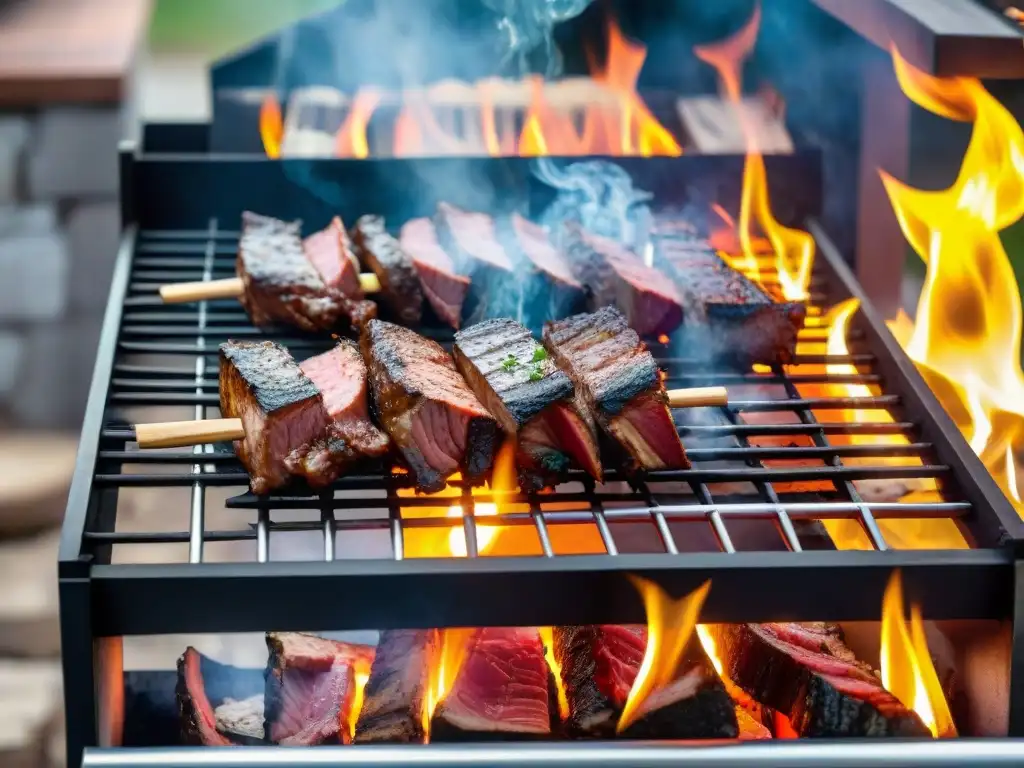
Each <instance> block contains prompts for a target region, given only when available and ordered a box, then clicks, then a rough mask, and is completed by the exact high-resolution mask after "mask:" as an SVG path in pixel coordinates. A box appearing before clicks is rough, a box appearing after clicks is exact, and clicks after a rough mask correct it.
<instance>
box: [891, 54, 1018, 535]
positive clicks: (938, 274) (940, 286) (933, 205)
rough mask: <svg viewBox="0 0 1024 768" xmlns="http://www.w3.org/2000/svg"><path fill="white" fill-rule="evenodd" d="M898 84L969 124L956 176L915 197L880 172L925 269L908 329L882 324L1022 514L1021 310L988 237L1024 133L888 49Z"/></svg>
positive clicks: (1006, 221)
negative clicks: (971, 126)
mask: <svg viewBox="0 0 1024 768" xmlns="http://www.w3.org/2000/svg"><path fill="white" fill-rule="evenodd" d="M892 56H893V63H894V66H895V69H896V76H897V79H898V80H899V83H900V87H901V88H902V89H903V92H904V93H905V94H906V95H907V97H908V98H910V99H911V101H913V102H915V103H916V104H918V105H919V106H921V107H923V108H924V109H927V110H929V111H930V112H933V113H935V114H937V115H941V116H943V117H947V118H950V119H952V120H959V121H965V122H966V121H972V122H973V123H974V129H973V133H972V135H971V141H970V144H969V145H968V148H967V152H966V153H965V155H964V159H963V164H962V165H961V168H960V173H959V175H958V176H957V179H956V181H955V182H954V183H953V185H952V186H951V187H949V188H948V189H944V190H940V191H937V192H925V191H921V190H917V189H914V188H912V187H908V186H907V185H905V184H903V183H902V182H899V181H897V180H896V179H894V178H893V177H892V176H889V175H888V174H887V173H885V172H884V171H881V175H882V181H883V182H884V184H885V188H886V191H887V192H888V194H889V199H890V201H891V202H892V206H893V209H894V210H895V212H896V216H897V219H898V220H899V222H900V226H901V228H902V229H903V234H904V235H905V236H906V238H907V240H908V241H909V242H910V244H911V246H912V247H913V248H914V250H915V251H916V252H917V254H918V255H919V256H920V257H921V258H922V259H923V260H924V262H925V264H927V267H928V272H927V275H926V278H925V284H924V289H923V291H922V293H921V300H920V302H919V304H918V307H917V314H916V319H915V321H914V323H913V324H912V326H911V325H910V324H909V323H908V322H906V321H905V320H902V321H901V322H900V324H899V326H892V329H893V331H894V333H898V334H899V335H900V336H901V338H900V341H901V344H903V346H904V348H905V349H906V351H907V354H908V355H909V356H910V357H911V359H913V360H914V362H915V363H917V365H918V368H919V369H920V371H921V373H922V375H923V376H924V377H925V379H926V380H927V381H928V383H929V384H930V385H931V387H932V389H933V390H934V391H935V393H936V396H937V397H938V399H939V400H940V402H941V403H942V404H943V406H944V407H945V408H946V410H947V411H948V412H949V414H950V416H951V417H952V418H953V420H954V421H955V422H956V423H957V426H958V427H959V428H960V431H961V432H962V433H963V434H964V435H965V437H967V438H968V440H969V442H970V444H971V448H973V449H974V451H975V452H976V453H977V454H978V455H979V456H980V457H981V460H982V462H983V463H984V464H985V466H986V467H987V468H988V470H989V472H991V473H992V476H993V477H994V478H995V480H996V482H997V483H998V484H999V486H1000V487H1001V488H1002V490H1003V492H1004V493H1005V494H1006V496H1007V498H1008V499H1009V500H1010V501H1011V503H1012V504H1013V505H1014V507H1015V508H1016V509H1017V512H1018V514H1020V515H1021V516H1022V517H1024V503H1022V501H1021V494H1020V487H1019V485H1018V479H1017V473H1018V472H1019V471H1020V462H1019V460H1018V455H1019V454H1020V453H1021V451H1022V449H1024V371H1022V370H1021V364H1020V351H1021V333H1022V325H1024V312H1022V308H1021V295H1020V290H1019V288H1018V286H1017V279H1016V276H1015V274H1014V270H1013V267H1012V265H1011V264H1010V260H1009V258H1008V256H1007V254H1006V251H1005V250H1004V248H1003V244H1002V241H1001V240H1000V237H999V232H1000V231H1001V230H1002V229H1005V228H1006V227H1008V226H1010V225H1012V224H1014V223H1015V222H1017V221H1018V220H1019V219H1020V218H1021V216H1022V215H1024V131H1022V130H1021V127H1020V125H1019V124H1018V123H1017V121H1016V120H1015V119H1014V117H1013V115H1012V114H1011V113H1010V112H1009V111H1008V110H1007V109H1006V108H1005V107H1003V105H1002V104H1000V103H999V101H997V100H996V99H995V98H993V97H992V95H991V94H990V93H989V92H988V91H986V90H985V88H984V86H983V85H982V84H981V83H980V82H979V81H978V80H976V79H974V78H966V77H958V78H937V77H932V76H930V75H927V74H925V73H924V72H921V71H919V70H917V69H915V68H914V67H912V66H911V65H910V64H908V63H907V62H906V61H905V60H904V59H903V58H902V57H901V56H900V54H899V51H897V50H896V49H895V47H894V48H893V50H892Z"/></svg>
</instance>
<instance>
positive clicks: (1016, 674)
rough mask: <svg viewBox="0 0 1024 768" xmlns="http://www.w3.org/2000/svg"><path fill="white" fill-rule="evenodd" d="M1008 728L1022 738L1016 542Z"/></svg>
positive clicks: (1022, 628)
mask: <svg viewBox="0 0 1024 768" xmlns="http://www.w3.org/2000/svg"><path fill="white" fill-rule="evenodd" d="M1009 724H1010V727H1009V729H1008V731H1007V735H1008V736H1011V737H1017V738H1019V737H1021V736H1024V541H1020V540H1017V541H1016V542H1015V547H1014V562H1013V645H1012V646H1011V652H1010V718H1009Z"/></svg>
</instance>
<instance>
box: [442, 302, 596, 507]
mask: <svg viewBox="0 0 1024 768" xmlns="http://www.w3.org/2000/svg"><path fill="white" fill-rule="evenodd" d="M455 364H456V365H457V366H458V368H459V370H460V371H461V372H462V375H463V376H465V377H466V381H467V382H468V383H469V386H470V388H471V389H472V390H473V392H474V393H475V394H476V396H477V397H479V398H480V400H481V402H483V403H484V405H486V406H487V409H488V410H489V411H490V412H491V414H493V415H494V417H495V418H496V419H497V420H498V423H499V424H500V425H501V428H502V429H503V430H504V431H505V433H506V434H507V435H509V436H511V437H513V438H518V440H517V445H516V466H517V468H518V469H519V485H520V487H521V488H522V489H523V490H528V489H529V490H539V489H541V488H544V487H546V486H551V485H555V484H557V483H558V482H559V480H560V478H562V477H564V475H565V473H566V471H567V470H568V469H569V467H570V465H571V464H574V465H575V466H577V467H579V468H581V469H583V470H585V471H586V472H588V473H590V474H591V475H592V476H594V477H596V478H598V479H600V477H601V457H600V454H599V453H598V448H597V435H596V434H595V431H594V426H593V424H592V423H588V420H587V419H585V418H581V416H580V414H579V412H578V411H577V406H576V403H575V402H574V400H573V385H572V381H570V379H569V377H568V376H567V375H566V374H565V373H564V372H563V371H562V370H560V369H559V368H558V366H556V365H555V363H554V361H553V360H551V359H549V357H548V354H547V352H546V351H545V349H544V347H543V346H541V345H540V344H538V343H537V342H536V341H535V340H534V338H533V336H532V335H531V334H530V331H529V330H528V329H527V328H526V327H524V326H523V325H520V324H519V323H517V322H516V321H515V320H485V321H484V322H482V323H478V324H477V325H474V326H472V327H470V328H467V329H465V330H463V331H459V332H458V333H457V334H455Z"/></svg>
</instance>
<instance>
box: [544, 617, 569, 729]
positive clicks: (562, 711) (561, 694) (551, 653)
mask: <svg viewBox="0 0 1024 768" xmlns="http://www.w3.org/2000/svg"><path fill="white" fill-rule="evenodd" d="M537 632H539V633H540V639H541V642H543V643H544V659H545V660H546V661H547V663H548V668H549V669H550V670H551V676H552V677H553V678H554V679H555V687H556V688H557V689H558V714H559V716H560V717H561V719H562V720H566V719H567V718H568V717H569V697H568V695H566V693H565V685H563V684H562V665H561V664H559V663H558V659H556V658H555V635H554V632H553V631H552V629H551V627H537Z"/></svg>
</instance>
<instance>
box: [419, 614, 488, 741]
mask: <svg viewBox="0 0 1024 768" xmlns="http://www.w3.org/2000/svg"><path fill="white" fill-rule="evenodd" d="M475 631H476V630H475V629H472V628H466V627H452V628H449V629H440V630H437V641H436V647H435V652H434V653H433V654H432V658H431V660H430V669H429V672H428V676H427V693H426V701H425V702H424V707H423V733H425V734H426V735H427V741H430V721H431V720H432V719H433V717H434V711H435V710H436V709H437V705H438V704H440V703H441V702H442V701H444V698H445V696H447V695H448V693H449V692H450V691H451V689H452V686H453V685H454V684H455V679H456V678H457V677H458V675H459V670H460V669H462V663H463V662H464V661H465V660H466V656H467V655H468V654H469V644H470V641H471V640H472V639H473V633H474V632H475Z"/></svg>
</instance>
